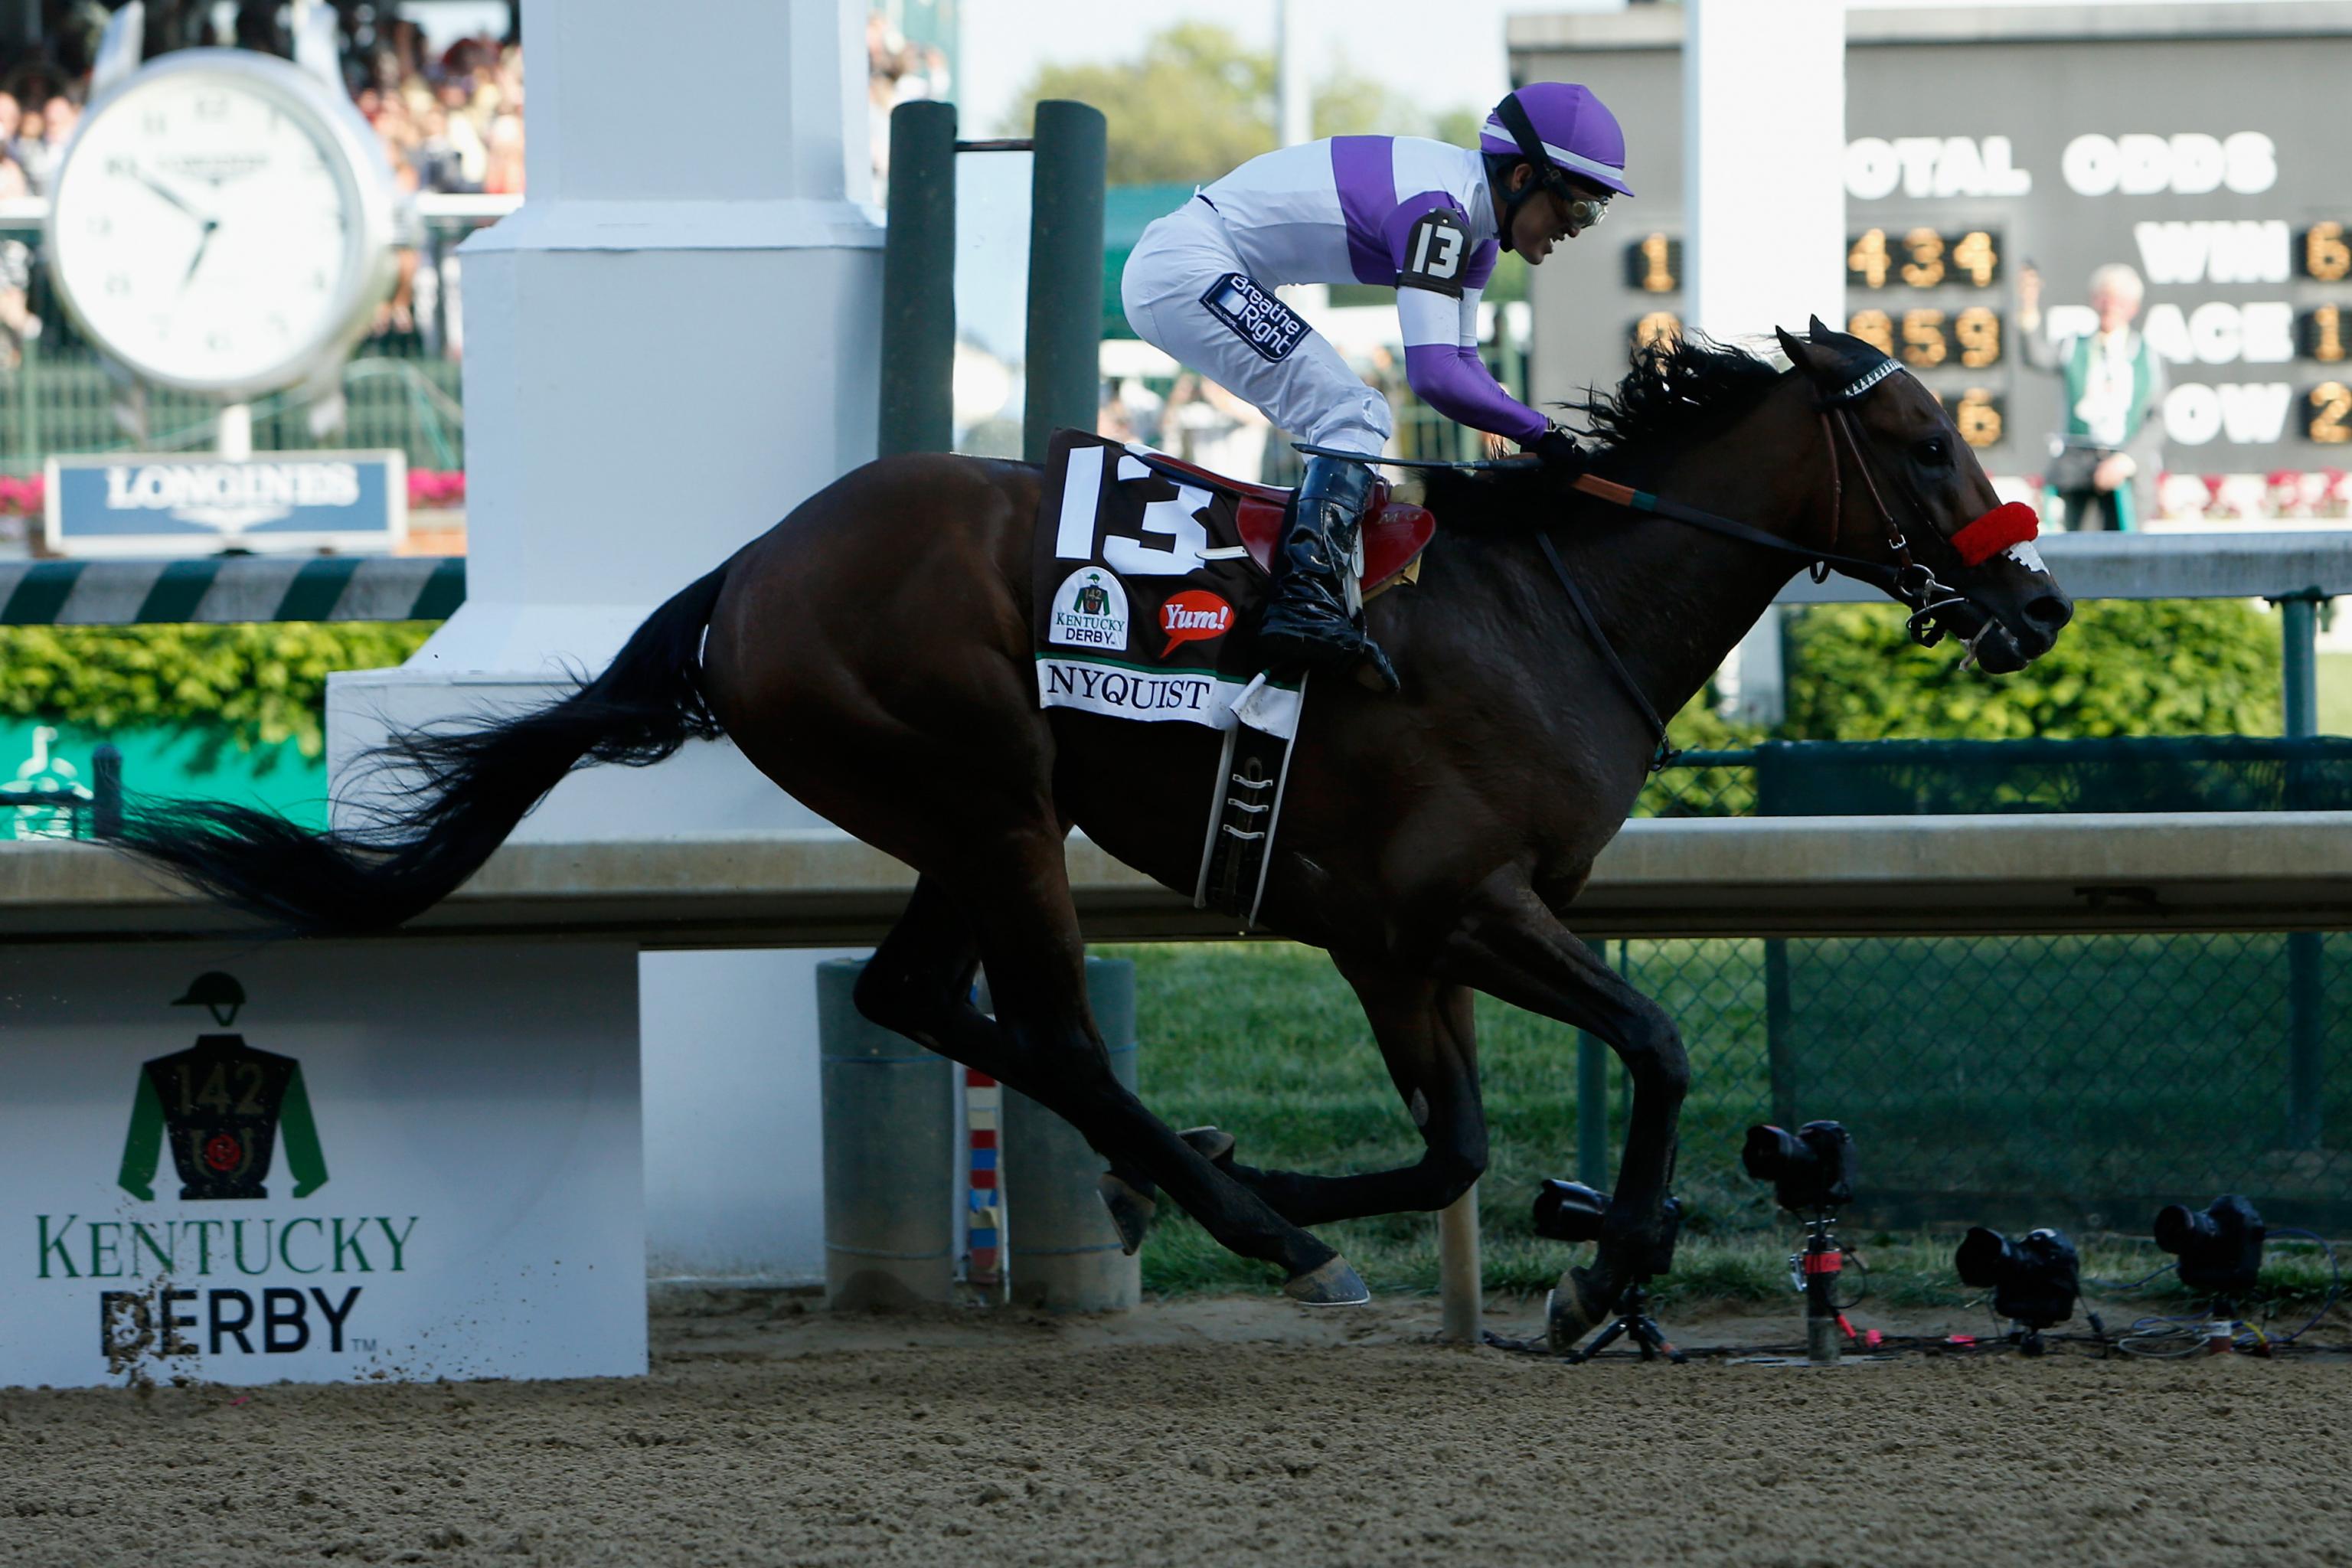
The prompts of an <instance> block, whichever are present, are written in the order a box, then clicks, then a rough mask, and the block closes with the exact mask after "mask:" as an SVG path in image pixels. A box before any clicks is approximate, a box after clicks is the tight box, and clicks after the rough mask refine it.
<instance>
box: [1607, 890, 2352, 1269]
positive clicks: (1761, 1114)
mask: <svg viewBox="0 0 2352 1568" xmlns="http://www.w3.org/2000/svg"><path fill="white" fill-rule="evenodd" d="M2298 949H2300V951H2298ZM1608 954H1609V958H1610V960H1611V962H1612V963H1613V964H1615V965H1616V966H1617V967H1618V968H1619V969H1620V970H1621V971H1622V973H1624V974H1625V976H1626V977H1627V979H1629V980H1630V981H1632V983H1633V984H1634V985H1636V986H1638V987H1640V988H1641V989H1642V990H1643V991H1644V992H1646V993H1647V994H1650V995H1652V996H1654V997H1656V998H1657V999H1658V1001H1659V1002H1660V1003H1661V1004H1662V1005H1664V1007H1665V1009H1666V1011H1667V1013H1668V1014H1669V1015H1670V1016H1673V1017H1674V1019H1675V1022H1676V1024H1677V1025H1678V1026H1680V1027H1681V1029H1682V1032H1683V1036H1684V1039H1685V1042H1686V1043H1687V1045H1688V1047H1689V1049H1690V1053H1691V1060H1692V1068H1693V1087H1692V1092H1691V1099H1690V1102H1689V1105H1688V1107H1687V1109H1686V1110H1685V1116H1684V1134H1683V1147H1684V1150H1685V1162H1684V1165H1683V1169H1682V1171H1681V1173H1680V1175H1679V1178H1678V1181H1677V1191H1678V1192H1679V1193H1680V1194H1682V1195H1683V1198H1684V1201H1685V1204H1686V1205H1688V1206H1689V1208H1690V1212H1691V1222H1692V1224H1693V1226H1695V1228H1698V1229H1703V1230H1704V1229H1716V1230H1742V1229H1752V1228H1775V1227H1777V1226H1778V1225H1779V1222H1778V1221H1776V1220H1775V1218H1774V1215H1773V1212H1772V1207H1771V1203H1770V1199H1769V1194H1768V1193H1767V1192H1766V1190H1765V1189H1764V1188H1763V1186H1762V1185H1761V1184H1759V1183H1755V1182H1750V1181H1748V1179H1747V1178H1746V1177H1745V1176H1744V1175H1743V1174H1742V1173H1741V1172H1740V1170H1739V1166H1738V1157H1737V1152H1738V1147H1739V1142H1740V1139H1741V1135H1742V1133H1743V1132H1744V1131H1745V1130H1746V1129H1747V1128H1748V1127H1749V1126H1750V1125H1753V1124H1754V1123H1756V1122H1759V1121H1774V1122H1778V1123H1780V1124H1781V1125H1783V1126H1794V1125H1796V1124H1797V1123H1798V1122H1801V1121H1811V1120H1814V1119H1816V1118H1827V1119H1831V1120H1835V1121H1843V1122H1844V1123H1845V1124H1846V1125H1847V1126H1848V1127H1849V1128H1851V1129H1852V1130H1853V1133H1854V1136H1855V1139H1856V1141H1857V1143H1858V1145H1859V1161H1860V1166H1859V1168H1860V1170H1861V1173H1862V1179H1861V1183H1860V1186H1861V1195H1860V1197H1859V1199H1858V1200H1857V1202H1856V1204H1855V1205H1854V1207H1853V1211H1852V1212H1853V1218H1854V1219H1856V1220H1857V1221H1859V1222H1862V1223H1866V1224H1872V1225H1878V1226H1889V1227H1893V1226H1920V1225H1944V1224H1977V1223H1983V1224H1990V1225H1994V1226H2007V1227H2012V1228H2013V1227H2024V1226H2035V1225H2057V1226H2076V1227H2079V1228H2082V1229H2086V1230H2103V1229H2115V1230H2128V1231H2137V1230H2141V1229H2144V1228H2145V1226H2147V1221H2148V1219H2149V1217H2150V1216H2151V1215H2154V1213H2155V1212H2156V1210H2157V1209H2158V1208H2159V1207H2161V1206H2162V1205H2165V1204H2168V1203H2180V1202H2187V1203H2189V1204H2191V1205H2192V1206H2196V1207H2202V1206H2203V1205H2204V1204H2205V1203H2206V1202H2207V1201H2208V1200H2210V1198H2212V1197H2213V1196H2214V1195H2215V1194H2219V1193H2221V1192H2225V1191H2228V1192H2241V1193H2244V1194H2247V1195H2248V1196H2249V1197H2252V1199H2253V1201H2254V1203H2255V1204H2256V1205H2257V1206H2259V1207H2260V1208H2261V1209H2262V1210H2263V1213H2264V1214H2265V1215H2268V1216H2269V1217H2271V1218H2272V1220H2273V1222H2274V1223H2278V1224H2299V1225H2308V1226H2315V1227H2319V1228H2324V1229H2327V1230H2329V1231H2331V1232H2333V1233H2336V1234H2341V1233H2342V1232H2343V1231H2344V1230H2345V1229H2346V1228H2347V1227H2352V1146H2348V1145H2352V1140H2347V1137H2346V1133H2347V1129H2352V1044H2347V1042H2352V1016H2347V1015H2352V975H2347V973H2346V970H2347V965H2352V943H2347V942H2344V941H2342V940H2341V939H2337V940H2335V941H2325V940H2323V939H2322V938H2320V937H2319V936H2317V935H2291V934H2284V933H2261V934H2200V935H2165V936H2091V937H2083V936H2066V937H1944V938H1933V939H1927V938H1919V939H1913V938H1904V939H1873V938H1852V939H1819V940H1814V939H1808V940H1801V941H1797V940H1788V941H1781V940H1748V941H1705V942H1645V941H1633V942H1612V943H1610V944H1609V946H1608ZM2305 971H2307V973H2305ZM1624 1105H1625V1089H1624V1085H1623V1081H1622V1073H1619V1072H1617V1071H1615V1070H1614V1069H1613V1068H1612V1117H1611V1147H1612V1157H1613V1152H1614V1151H1615V1150H1616V1149H1618V1148H1622V1138H1623V1126H1624V1123H1623V1117H1624Z"/></svg>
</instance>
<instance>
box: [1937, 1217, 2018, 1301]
mask: <svg viewBox="0 0 2352 1568" xmlns="http://www.w3.org/2000/svg"><path fill="white" fill-rule="evenodd" d="M2016 1258H2017V1249H2016V1248H2015V1247H2011V1245H2010V1244H2009V1237H2005V1236H2003V1235H2001V1234H2000V1232H1999V1231H1997V1230H1987V1229H1986V1228H1985V1227H1984V1226H1980V1225H1979V1226H1970V1227H1969V1234H1968V1235H1966V1236H1964V1237H1961V1238H1960V1250H1959V1251H1958V1253H1957V1254H1956V1255H1954V1257H1953V1258H1952V1262H1953V1264H1954V1266H1955V1267H1957V1268H1958V1269H1959V1271H1960V1283H1961V1284H1963V1285H1973V1286H1975V1287H1976V1288H1978V1289H1984V1288H1985V1287H1986V1286H1989V1285H1998V1284H2000V1282H2001V1280H2002V1279H2003V1278H2004V1277H2005V1276H2006V1275H2007V1273H2008V1271H2009V1269H2010V1268H2011V1266H2012V1265H2013V1264H2014V1263H2015V1261H2016Z"/></svg>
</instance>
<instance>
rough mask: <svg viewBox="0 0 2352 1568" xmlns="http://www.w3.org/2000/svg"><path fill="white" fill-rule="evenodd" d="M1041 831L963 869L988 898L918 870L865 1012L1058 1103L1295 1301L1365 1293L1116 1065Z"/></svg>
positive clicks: (1057, 860)
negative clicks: (979, 986) (987, 998)
mask: <svg viewBox="0 0 2352 1568" xmlns="http://www.w3.org/2000/svg"><path fill="white" fill-rule="evenodd" d="M1034 839H1035V841H1034V842H1029V843H1026V844H1024V845H1023V846H1022V847H1020V848H1018V849H1016V850H1015V851H1014V855H1015V862H1014V863H1013V864H1012V865H1006V866H994V867H988V868H974V867H967V868H964V869H965V870H966V871H967V872H968V873H970V875H969V877H968V879H967V880H966V884H965V885H966V887H967V888H969V889H978V891H979V894H980V896H979V897H977V898H974V897H971V896H963V897H959V896H957V894H956V892H955V891H954V890H952V889H951V888H950V884H949V883H948V882H947V881H945V880H944V879H937V878H933V877H929V876H926V877H924V878H923V879H921V880H919V882H918V883H917V884H916V888H915V896H914V898H913V899H912V900H910V901H909V902H908V906H907V911H906V913H905V914H904V915H903V916H902V917H900V920H899V922H898V926H897V927H895V928H894V929H893V930H892V931H891V932H890V935H889V938H888V939H887V941H886V942H884V943H883V944H882V947H881V949H880V951H878V952H876V954H875V955H874V959H873V962H872V963H869V964H868V965H867V966H866V974H865V976H864V978H863V979H862V980H861V981H860V983H859V984H858V988H857V1005H858V1009H859V1011H861V1012H863V1013H864V1014H866V1016H867V1017H869V1018H872V1019H873V1020H874V1021H875V1022H876V1023H878V1024H880V1025H882V1026H885V1027H887V1028H891V1029H896V1030H898V1032H899V1033H901V1034H903V1035H906V1036H908V1037H910V1038H913V1039H916V1040H919V1041H921V1042H922V1043H923V1044H925V1045H927V1046H929V1047H931V1048H933V1049H935V1050H937V1051H940V1053H942V1054H943V1055H946V1056H949V1057H952V1058H955V1059H956V1060H957V1061H960V1062H962V1063H964V1064H965V1065H966V1066H968V1067H973V1068H979V1069H980V1070H981V1071H982V1072H985V1073H988V1074H989V1075H991V1076H992V1077H993V1078H996V1079H1000V1080H1001V1081H1003V1083H1005V1084H1006V1085H1007V1086H1009V1087H1011V1088H1013V1089H1018V1090H1019V1091H1020V1092H1021V1093H1023V1094H1025V1095H1027V1096H1029V1097H1030V1098H1031V1099H1032V1100H1036V1101H1037V1102H1038V1103H1040V1104H1042V1105H1044V1106H1045V1107H1046V1108H1047V1109H1048V1110H1052V1111H1054V1112H1055V1114H1056V1115H1058V1116H1060V1117H1061V1118H1062V1119H1063V1120H1065V1121H1068V1122H1069V1123H1070V1124H1071V1125H1072V1126H1074V1127H1076V1129H1077V1130H1078V1131H1079V1132H1080V1133H1081V1134H1083V1135H1084V1136H1085V1138H1086V1140H1087V1142H1088V1143H1090V1144H1092V1145H1093V1146H1094V1147H1095V1148H1096V1149H1097V1151H1099V1152H1102V1153H1103V1154H1104V1155H1105V1156H1106V1157H1107V1158H1108V1159H1109V1160H1111V1161H1112V1163H1113V1164H1114V1167H1115V1168H1118V1169H1121V1170H1127V1171H1132V1172H1133V1173H1135V1174H1136V1175H1138V1176H1139V1177H1140V1178H1141V1181H1142V1183H1143V1184H1149V1186H1151V1187H1156V1188H1158V1189H1160V1190H1162V1191H1165V1192H1166V1193H1167V1194H1168V1195H1169V1196H1171V1198H1173V1199H1174V1200H1175V1201H1176V1202H1177V1203H1179V1204H1180V1205H1182V1206H1183V1207H1184V1209H1185V1211H1186V1212H1187V1213H1189V1214H1191V1215H1192V1216H1193V1217H1194V1218H1195V1219H1197V1220H1199V1221H1200V1222H1201V1224H1202V1226H1203V1227H1204V1228H1205V1229H1207V1230H1208V1232H1209V1233H1210V1235H1212V1236H1213V1237H1216V1239H1217V1240H1218V1241H1219V1242H1220V1243H1221V1244H1222V1245H1223V1246H1224V1247H1227V1248H1228V1249H1229V1250H1231V1251H1233V1252H1235V1253H1238V1254H1240V1255H1241V1256H1243V1257H1244V1258H1258V1259H1260V1260H1262V1261H1264V1262H1267V1263H1271V1264H1273V1265H1274V1266H1275V1267H1276V1268H1279V1269H1281V1270H1282V1272H1283V1275H1284V1278H1285V1281H1286V1283H1285V1284H1284V1287H1283V1288H1284V1289H1285V1290H1286V1292H1287V1293H1288V1294H1290V1295H1291V1296H1292V1297H1294V1298H1296V1299H1297V1300H1301V1301H1305V1302H1307V1303H1309V1304H1312V1305H1340V1304H1346V1303H1349V1302H1354V1301H1360V1300H1365V1299H1366V1295H1367V1293H1366V1291H1365V1290H1364V1288H1363V1282H1362V1281H1361V1280H1360V1279H1358V1278H1357V1276H1356V1273H1355V1270H1353V1269H1352V1268H1349V1267H1348V1264H1347V1262H1346V1260H1345V1259H1343V1258H1340V1257H1339V1253H1338V1252H1337V1251H1335V1250H1334V1249H1333V1248H1331V1247H1328V1246H1327V1245H1326V1244H1324V1243H1323V1242H1321V1241H1319V1240H1318V1239H1317V1238H1316V1237H1313V1236H1311V1235H1309V1234H1308V1233H1307V1232H1306V1231H1305V1230H1302V1229H1300V1228H1299V1227H1298V1226H1296V1225H1294V1224H1292V1223H1290V1222H1289V1221H1287V1220H1286V1219H1284V1218H1283V1217H1282V1215H1280V1214H1278V1213H1276V1211H1275V1209H1274V1208H1272V1207H1271V1206H1270V1205H1267V1204H1266V1203H1265V1201H1264V1200H1263V1199H1261V1198H1259V1197H1257V1196H1256V1195H1255V1194H1252V1193H1250V1192H1249V1191H1248V1190H1247V1189H1245V1188H1244V1187H1243V1186H1242V1185H1241V1184H1239V1183H1237V1182H1235V1181H1234V1179H1233V1178H1232V1177H1230V1176H1228V1175H1227V1174H1225V1173H1223V1172H1222V1171H1220V1170H1219V1169H1217V1167H1216V1166H1215V1165H1214V1164H1213V1163H1211V1162H1210V1161H1209V1160H1208V1159H1207V1158H1205V1157H1204V1156H1202V1153H1201V1152H1199V1151H1198V1150H1196V1149H1194V1148H1193V1147H1192V1145H1191V1144H1189V1143H1187V1142H1184V1140H1183V1139H1182V1138H1181V1136H1179V1135H1178V1134H1177V1133H1176V1132H1175V1131H1172V1130H1171V1129H1170V1128H1169V1127H1168V1125H1167V1124H1166V1123H1164V1122H1162V1121H1160V1119H1159V1118H1158V1117H1156V1116H1153V1115H1152V1114H1151V1113H1150V1110H1146V1109H1145V1107H1144V1105H1143V1103H1142V1101H1140V1100H1138V1099H1136V1097H1135V1096H1134V1094H1133V1093H1131V1092H1130V1091H1129V1089H1126V1088H1125V1087H1124V1086H1123V1085H1121V1084H1120V1083H1119V1081H1118V1079H1117V1078H1116V1077H1114V1076H1113V1075H1112V1072H1111V1068H1110V1056H1109V1053H1108V1051H1107V1050H1106V1049H1105V1048H1104V1047H1103V1043H1102V1039H1101V1037H1100V1036H1099V1035H1098V1034H1097V1032H1096V1029H1095V1026H1094V1020H1093V1016H1092V1015H1091V1014H1090V1013H1089V1011H1088V1010H1087V1001H1086V972H1085V956H1086V949H1085V944H1084V942H1082V941H1081V939H1080V937H1079V934H1078V927H1077V917H1076V910H1074V909H1073V908H1072V907H1071V905H1070V896H1069V885H1068V882H1067V880H1066V876H1065V873H1064V871H1063V867H1062V846H1061V843H1060V841H1059V840H1058V839H1046V838H1045V836H1043V835H1037V836H1034ZM975 951H977V954H978V955H979V956H980V957H982V958H983V959H984V960H985V962H986V963H987V965H988V979H989V990H990V993H991V994H992V999H993V1000H994V1003H995V1005H996V1012H997V1017H996V1019H995V1020H991V1019H990V1018H988V1017H987V1016H984V1015H982V1013H980V1012H979V1011H978V1010H977V1009H975V1008H974V1007H972V1005H971V1001H970V999H969V997H968V995H967V994H966V993H967V991H968V989H969V987H970V984H971V972H972V960H973V958H974V956H975Z"/></svg>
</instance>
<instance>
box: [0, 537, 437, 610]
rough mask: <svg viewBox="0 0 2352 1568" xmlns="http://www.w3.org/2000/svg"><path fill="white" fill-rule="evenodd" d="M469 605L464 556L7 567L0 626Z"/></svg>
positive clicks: (0, 579) (0, 581) (2, 567)
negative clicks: (466, 603)
mask: <svg viewBox="0 0 2352 1568" xmlns="http://www.w3.org/2000/svg"><path fill="white" fill-rule="evenodd" d="M465 602H466V559H465V557H464V556H462V555H449V556H433V555H381V556H378V555H306V556H268V555H213V556H205V557H204V558H202V559H199V560H194V561H0V626H147V625H156V624H168V623H175V622H191V621H193V622H205V623H211V624H215V625H218V624H226V623H229V622H236V621H439V620H446V619H447V618H448V617H449V616H450V614H451V613H452V612H454V611H455V610H456V609H457V606H458V605H462V604H464V603H465Z"/></svg>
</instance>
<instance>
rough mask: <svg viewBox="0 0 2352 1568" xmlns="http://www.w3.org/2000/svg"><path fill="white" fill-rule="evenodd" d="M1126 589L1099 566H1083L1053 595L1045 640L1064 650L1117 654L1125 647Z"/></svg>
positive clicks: (1126, 622)
mask: <svg viewBox="0 0 2352 1568" xmlns="http://www.w3.org/2000/svg"><path fill="white" fill-rule="evenodd" d="M1127 626H1128V613H1127V586H1126V584H1123V583H1121V582H1120V581H1119V580H1118V578H1117V577H1114V576H1112V575H1111V574H1109V573H1108V572H1106V571H1104V570H1103V569H1102V568H1101V567H1099V566H1085V567H1081V568H1079V569H1078V570H1077V571H1076V572H1073V573H1071V574H1069V575H1068V576H1067V577H1066V578H1064V579H1063V580H1062V585H1061V586H1060V587H1059V588H1057V589H1055V591H1054V609H1053V614H1052V617H1051V619H1050V620H1049V621H1048V623H1047V626H1046V629H1045V640H1046V641H1047V642H1050V643H1058V644H1060V645H1061V646H1063V647H1097V648H1107V649H1109V650H1110V651H1112V652H1118V651H1121V650H1123V649H1125V648H1126V647H1127Z"/></svg>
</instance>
